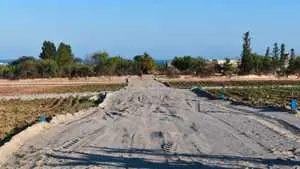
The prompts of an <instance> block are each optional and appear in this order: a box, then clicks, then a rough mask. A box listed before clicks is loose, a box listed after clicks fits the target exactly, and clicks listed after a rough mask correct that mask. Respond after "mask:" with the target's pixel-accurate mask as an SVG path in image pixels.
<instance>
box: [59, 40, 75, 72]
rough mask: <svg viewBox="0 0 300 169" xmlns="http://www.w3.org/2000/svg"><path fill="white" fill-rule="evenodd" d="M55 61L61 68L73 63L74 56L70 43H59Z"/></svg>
mask: <svg viewBox="0 0 300 169" xmlns="http://www.w3.org/2000/svg"><path fill="white" fill-rule="evenodd" d="M56 62H57V64H58V66H59V67H60V68H63V67H64V66H66V65H68V64H72V63H74V57H73V53H72V48H71V46H70V45H67V44H65V43H63V42H62V43H60V44H59V47H58V50H57V57H56ZM63 69H64V68H63Z"/></svg>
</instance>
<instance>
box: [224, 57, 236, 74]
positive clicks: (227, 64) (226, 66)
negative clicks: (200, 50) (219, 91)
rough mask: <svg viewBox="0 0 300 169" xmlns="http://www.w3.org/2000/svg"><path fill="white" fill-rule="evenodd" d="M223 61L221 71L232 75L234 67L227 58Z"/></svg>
mask: <svg viewBox="0 0 300 169" xmlns="http://www.w3.org/2000/svg"><path fill="white" fill-rule="evenodd" d="M225 60H226V61H225V63H224V64H223V66H222V72H223V74H224V75H232V74H233V73H234V67H233V65H232V63H231V60H230V59H229V58H226V59H225Z"/></svg>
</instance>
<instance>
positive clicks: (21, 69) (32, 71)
mask: <svg viewBox="0 0 300 169" xmlns="http://www.w3.org/2000/svg"><path fill="white" fill-rule="evenodd" d="M16 75H17V77H18V78H36V77H40V74H39V61H38V60H25V61H23V62H21V63H19V64H18V65H17V71H16Z"/></svg>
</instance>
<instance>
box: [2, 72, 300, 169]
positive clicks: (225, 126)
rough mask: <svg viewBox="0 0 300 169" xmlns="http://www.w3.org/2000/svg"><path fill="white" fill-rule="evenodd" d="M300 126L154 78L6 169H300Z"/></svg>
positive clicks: (134, 83)
mask: <svg viewBox="0 0 300 169" xmlns="http://www.w3.org/2000/svg"><path fill="white" fill-rule="evenodd" d="M196 100H200V112H198V105H197V104H196V103H197V101H196ZM281 116H286V117H288V116H291V115H289V114H285V115H283V114H281ZM283 119H284V118H283ZM287 119H288V118H287ZM293 119H294V121H292V122H290V121H288V120H287V121H284V120H281V121H280V120H279V119H278V120H277V119H276V117H274V118H270V119H268V118H267V116H263V115H260V114H259V113H251V112H249V111H246V110H245V111H243V110H242V109H241V108H240V107H239V108H238V109H236V108H235V107H234V106H228V105H225V104H223V103H220V102H214V101H210V100H207V99H205V98H198V97H197V96H196V95H195V94H194V93H192V92H190V91H188V90H178V89H171V88H167V87H164V86H163V85H162V84H160V83H158V82H156V81H154V80H152V78H151V77H145V78H144V79H143V80H138V79H132V80H130V83H129V86H128V87H126V88H125V89H122V90H120V91H118V92H116V93H115V94H114V95H113V96H112V97H110V98H109V100H108V104H107V106H106V107H105V108H104V109H100V108H99V109H97V110H96V111H94V112H93V113H91V114H90V115H88V116H86V117H85V118H82V119H80V120H76V121H72V122H68V123H63V124H60V125H58V126H56V127H54V128H52V129H49V130H48V131H47V132H44V133H42V134H40V135H38V136H37V137H35V138H33V139H31V140H30V141H28V142H27V143H26V144H25V145H24V146H23V147H22V148H21V149H20V151H19V152H18V153H17V154H15V155H14V156H13V157H12V158H11V159H10V160H9V161H8V163H7V164H5V165H4V166H2V167H3V168H70V169H74V168H147V169H155V168H197V169H198V168H245V167H257V168H268V167H272V168H292V167H296V166H300V161H299V158H300V156H299V155H300V152H298V151H299V150H300V143H299V139H300V133H299V131H298V130H296V129H295V128H293V129H291V128H290V127H288V126H287V125H283V122H282V121H284V122H285V123H284V124H290V123H291V124H290V125H291V126H295V125H293V123H299V122H300V120H299V119H296V118H293Z"/></svg>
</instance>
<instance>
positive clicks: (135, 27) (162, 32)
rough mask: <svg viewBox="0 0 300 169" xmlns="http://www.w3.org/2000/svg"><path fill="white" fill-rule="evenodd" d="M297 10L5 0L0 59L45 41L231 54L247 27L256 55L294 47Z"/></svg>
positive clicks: (80, 50) (224, 0)
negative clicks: (269, 48)
mask: <svg viewBox="0 0 300 169" xmlns="http://www.w3.org/2000/svg"><path fill="white" fill-rule="evenodd" d="M299 9H300V1H299V0H285V1H283V0H249V1H245V0H77V1H75V0H26V1H21V0H3V1H1V3H0V21H1V24H0V59H4V58H5V59H13V58H16V57H19V56H23V55H27V56H28V55H31V56H38V55H39V53H40V48H41V44H42V42H43V41H44V40H51V41H54V42H55V43H56V44H58V43H59V42H60V41H64V42H66V43H69V44H71V45H72V48H73V51H74V54H75V55H76V56H77V57H84V56H86V55H87V54H90V53H93V52H95V51H99V50H106V51H108V52H109V53H110V54H111V55H121V56H125V57H131V56H134V55H137V54H140V53H143V52H144V51H147V52H149V53H150V54H151V55H152V56H154V57H155V58H157V59H167V58H170V57H173V56H176V55H177V56H181V55H193V56H205V57H210V58H224V57H227V56H230V57H234V56H239V55H240V53H241V45H242V44H241V43H242V42H241V39H242V34H243V33H244V32H245V31H248V30H249V31H251V33H252V38H253V41H252V44H253V46H252V48H253V50H254V51H256V52H258V53H264V52H265V48H266V47H267V46H268V45H270V46H271V45H272V44H273V43H274V42H278V43H285V44H286V46H287V48H292V47H293V48H295V49H296V51H297V49H298V50H299V51H300V41H299V40H300V33H299V31H300V22H299V21H298V17H297V16H299Z"/></svg>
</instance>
